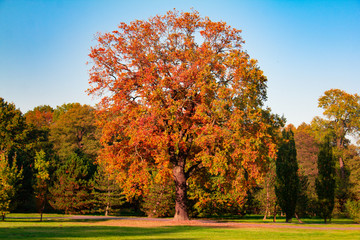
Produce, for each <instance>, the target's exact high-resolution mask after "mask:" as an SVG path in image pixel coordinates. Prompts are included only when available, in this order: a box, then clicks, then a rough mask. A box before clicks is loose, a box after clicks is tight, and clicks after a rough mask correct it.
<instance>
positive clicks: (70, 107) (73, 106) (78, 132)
mask: <svg viewBox="0 0 360 240" xmlns="http://www.w3.org/2000/svg"><path fill="white" fill-rule="evenodd" d="M50 140H51V141H52V142H53V144H54V150H55V151H56V153H57V154H58V155H59V157H60V158H61V159H64V158H66V157H68V156H69V155H70V154H72V153H73V152H75V151H76V150H80V151H81V152H83V153H84V154H86V155H87V156H88V157H90V158H91V159H93V160H94V159H95V158H96V155H97V151H98V149H99V142H98V138H97V132H96V126H95V116H94V109H93V108H92V107H90V106H88V105H81V104H79V103H70V104H64V105H63V106H60V107H58V108H57V109H55V111H54V123H53V124H52V125H51V127H50Z"/></svg>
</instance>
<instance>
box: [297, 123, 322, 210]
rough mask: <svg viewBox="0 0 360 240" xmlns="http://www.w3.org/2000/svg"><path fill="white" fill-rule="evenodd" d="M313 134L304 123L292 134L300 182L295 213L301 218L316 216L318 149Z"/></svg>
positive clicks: (309, 127)
mask: <svg viewBox="0 0 360 240" xmlns="http://www.w3.org/2000/svg"><path fill="white" fill-rule="evenodd" d="M315 134H316V133H315V132H314V131H313V130H312V128H311V126H310V125H307V124H305V123H303V124H301V125H300V126H298V128H297V129H296V131H295V132H294V139H295V145H296V158H297V160H298V164H299V171H298V174H299V180H300V192H299V198H298V204H297V209H296V212H297V213H298V214H299V215H302V216H304V215H315V214H316V208H315V206H316V204H315V203H316V198H317V195H316V190H315V179H316V177H317V175H318V169H317V156H318V153H319V147H318V142H317V140H316V138H315Z"/></svg>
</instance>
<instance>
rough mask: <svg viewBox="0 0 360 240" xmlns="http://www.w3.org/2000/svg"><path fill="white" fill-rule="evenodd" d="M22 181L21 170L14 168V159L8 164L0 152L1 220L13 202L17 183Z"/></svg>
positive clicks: (3, 154)
mask: <svg viewBox="0 0 360 240" xmlns="http://www.w3.org/2000/svg"><path fill="white" fill-rule="evenodd" d="M21 179H22V170H20V171H19V170H18V169H17V166H16V158H14V161H13V163H12V164H11V166H10V164H9V162H8V160H7V158H6V155H5V153H4V152H0V214H1V216H2V220H3V221H4V220H5V215H6V214H7V213H9V211H10V204H11V202H12V200H14V197H15V193H16V190H17V187H18V184H17V183H18V181H20V180H21Z"/></svg>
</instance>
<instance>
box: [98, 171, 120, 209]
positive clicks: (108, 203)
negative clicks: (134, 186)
mask: <svg viewBox="0 0 360 240" xmlns="http://www.w3.org/2000/svg"><path fill="white" fill-rule="evenodd" d="M93 196H94V208H95V209H96V210H97V211H99V212H105V216H108V215H109V214H110V213H111V212H113V211H114V210H115V209H117V208H119V207H120V206H122V205H123V204H124V203H125V196H124V195H123V194H122V191H121V189H120V187H119V185H118V183H117V182H116V180H115V179H114V178H111V176H110V175H109V174H108V173H106V172H105V171H104V168H103V167H102V166H98V170H97V172H96V174H95V175H94V189H93Z"/></svg>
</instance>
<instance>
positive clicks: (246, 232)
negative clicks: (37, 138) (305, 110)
mask: <svg viewBox="0 0 360 240" xmlns="http://www.w3.org/2000/svg"><path fill="white" fill-rule="evenodd" d="M9 216H10V217H30V216H33V217H36V214H34V215H32V214H9ZM63 216H64V215H49V214H45V216H44V217H45V221H43V222H39V221H38V219H22V218H16V219H15V218H12V219H7V221H5V222H0V239H30V240H31V239H38V240H51V239H53V240H55V239H56V240H65V239H76V240H81V239H89V240H90V239H104V240H110V239H122V240H125V239H127V240H129V239H141V240H146V239H165V240H176V239H179V240H185V239H187V240H201V239H206V240H212V239H217V240H218V239H220V240H222V239H223V240H225V239H226V240H233V239H252V240H256V239H266V240H272V239H276V240H279V239H318V240H322V239H351V240H357V239H359V240H360V226H359V225H358V224H357V225H356V224H350V223H348V222H347V221H345V220H341V221H337V222H335V223H334V222H333V223H332V224H326V225H325V224H321V226H323V227H330V226H335V227H337V228H345V227H350V226H351V227H358V229H359V230H344V229H342V230H328V229H326V230H325V229H324V230H322V229H295V228H261V226H259V227H256V226H255V227H253V228H220V227H200V226H166V227H124V226H106V225H98V224H97V222H98V221H97V220H74V219H62V218H58V219H46V217H63ZM261 220H262V219H261ZM128 221H131V220H128ZM236 221H238V222H239V221H240V222H245V223H262V221H259V218H256V217H248V218H247V219H246V218H245V219H238V220H236ZM102 222H103V220H102ZM315 223H316V224H314V223H310V224H303V225H301V226H314V225H316V226H318V223H317V222H315ZM105 224H106V223H105ZM269 225H270V224H269ZM281 225H282V224H281ZM294 225H297V224H296V223H293V224H290V225H289V224H288V226H294Z"/></svg>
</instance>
